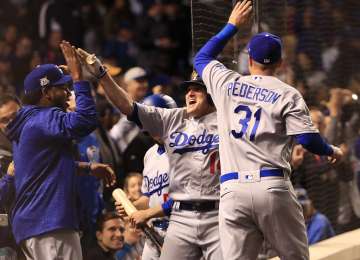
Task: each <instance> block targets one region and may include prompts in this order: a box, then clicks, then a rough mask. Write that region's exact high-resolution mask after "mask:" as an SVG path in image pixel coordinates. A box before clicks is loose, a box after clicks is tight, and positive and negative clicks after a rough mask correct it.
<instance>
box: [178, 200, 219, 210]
mask: <svg viewBox="0 0 360 260" xmlns="http://www.w3.org/2000/svg"><path fill="white" fill-rule="evenodd" d="M176 202H178V203H179V204H178V205H179V206H178V209H180V210H189V211H199V212H207V211H212V210H218V209H219V201H217V200H204V201H176Z"/></svg>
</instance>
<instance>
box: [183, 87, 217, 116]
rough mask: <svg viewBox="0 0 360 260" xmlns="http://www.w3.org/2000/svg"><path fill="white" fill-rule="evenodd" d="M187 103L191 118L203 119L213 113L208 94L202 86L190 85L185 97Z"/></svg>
mask: <svg viewBox="0 0 360 260" xmlns="http://www.w3.org/2000/svg"><path fill="white" fill-rule="evenodd" d="M185 101H186V111H187V113H188V114H189V115H190V116H193V117H201V116H203V115H206V114H208V113H209V112H211V111H210V108H211V106H210V104H209V103H208V99H207V93H206V91H205V89H204V88H203V87H201V86H198V85H190V86H189V87H188V90H187V93H186V96H185Z"/></svg>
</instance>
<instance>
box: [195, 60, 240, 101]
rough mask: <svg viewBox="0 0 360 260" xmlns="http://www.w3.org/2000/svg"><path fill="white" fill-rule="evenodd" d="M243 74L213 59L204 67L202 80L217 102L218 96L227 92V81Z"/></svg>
mask: <svg viewBox="0 0 360 260" xmlns="http://www.w3.org/2000/svg"><path fill="white" fill-rule="evenodd" d="M240 77H241V75H240V74H239V73H237V72H236V71H233V70H230V69H228V68H226V67H225V65H224V64H222V63H221V62H219V61H217V60H213V61H211V62H210V63H209V64H208V65H206V67H205V68H204V71H203V74H202V80H203V81H204V83H205V85H206V89H207V92H208V93H209V94H210V95H211V97H212V98H213V100H214V102H215V103H216V100H217V97H218V96H219V95H221V94H222V93H223V94H224V93H225V90H226V89H227V85H228V84H227V83H229V82H230V81H234V80H236V79H238V78H240Z"/></svg>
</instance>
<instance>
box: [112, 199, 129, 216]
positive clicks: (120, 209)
mask: <svg viewBox="0 0 360 260" xmlns="http://www.w3.org/2000/svg"><path fill="white" fill-rule="evenodd" d="M115 210H116V213H117V214H118V215H119V216H120V217H122V218H126V217H127V216H128V215H127V214H126V211H125V209H124V207H123V205H122V204H121V203H120V202H118V201H115Z"/></svg>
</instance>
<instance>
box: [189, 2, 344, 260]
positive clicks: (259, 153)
mask: <svg viewBox="0 0 360 260" xmlns="http://www.w3.org/2000/svg"><path fill="white" fill-rule="evenodd" d="M251 9H252V6H251V1H248V0H244V1H242V2H241V3H240V2H239V3H237V4H236V5H235V7H234V9H233V11H232V13H231V15H230V17H229V21H228V24H227V25H226V26H225V27H224V28H223V29H222V31H220V32H219V33H218V34H217V35H216V36H214V37H213V38H211V39H210V40H209V41H208V42H207V43H206V44H205V46H203V47H202V49H201V50H200V51H199V52H198V53H197V54H196V56H195V59H194V65H195V69H196V70H197V72H198V73H199V74H200V75H201V77H202V79H203V80H204V82H205V85H206V87H207V91H208V93H210V95H211V97H212V98H213V101H214V103H215V106H216V108H217V116H218V120H217V121H218V124H219V136H220V147H219V151H220V159H221V171H222V172H221V177H220V182H221V192H220V208H219V227H220V241H221V242H220V243H221V248H222V252H223V258H224V259H227V260H231V259H241V260H247V259H256V257H257V255H258V252H259V248H260V246H261V244H262V241H263V240H264V239H266V240H267V241H269V242H270V243H271V244H272V246H273V247H274V249H275V250H276V251H277V253H278V254H279V256H280V258H281V259H291V260H294V259H308V258H309V252H308V244H307V238H306V229H305V224H304V218H303V215H302V210H301V207H300V205H299V203H298V202H297V201H296V196H295V194H294V190H293V187H292V185H291V182H290V180H289V173H290V164H289V160H290V155H291V150H292V147H293V144H294V142H295V141H297V142H298V143H300V144H301V145H303V146H304V147H305V148H306V149H307V150H309V151H311V152H313V153H316V154H319V155H326V156H329V157H330V158H331V159H332V161H335V160H337V159H340V158H341V156H342V152H341V150H340V149H339V148H337V147H334V146H330V145H328V144H327V143H326V142H325V141H324V140H323V139H322V138H321V136H320V135H319V134H318V130H317V129H316V128H315V127H314V126H313V123H312V122H311V119H310V116H309V111H308V108H307V106H306V104H305V102H304V99H303V98H302V96H301V94H300V93H299V92H298V91H297V90H296V89H295V88H293V87H291V86H289V85H287V84H285V83H284V82H282V81H280V80H279V79H277V78H276V77H275V76H274V75H275V71H276V69H277V68H278V67H279V66H280V64H281V52H282V44H281V40H280V38H279V37H277V36H275V35H273V34H270V33H260V34H257V35H255V36H254V37H253V38H252V39H251V40H250V42H249V44H248V52H249V71H250V74H251V75H249V76H241V75H240V74H238V73H237V72H235V71H232V70H229V69H227V68H226V67H225V66H224V65H223V64H222V63H220V62H219V61H217V60H216V56H217V55H218V54H219V53H220V52H221V51H222V49H223V48H224V46H225V44H226V43H227V42H228V40H229V39H230V38H231V37H232V36H233V35H234V34H235V33H236V31H237V29H238V28H239V27H240V26H241V25H242V24H244V23H245V22H246V21H247V20H248V18H249V17H250V13H251Z"/></svg>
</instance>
